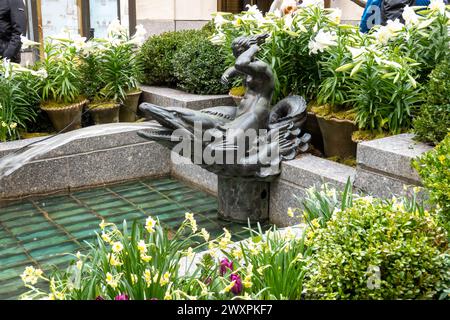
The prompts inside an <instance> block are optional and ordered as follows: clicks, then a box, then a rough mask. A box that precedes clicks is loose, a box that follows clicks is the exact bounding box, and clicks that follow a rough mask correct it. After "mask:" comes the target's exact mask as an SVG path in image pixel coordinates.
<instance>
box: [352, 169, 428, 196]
mask: <svg viewBox="0 0 450 320" xmlns="http://www.w3.org/2000/svg"><path fill="white" fill-rule="evenodd" d="M416 187H417V185H414V184H409V183H407V182H405V180H403V179H398V178H395V177H391V176H387V175H384V174H380V173H378V172H374V171H370V170H365V169H363V168H358V171H357V174H356V178H355V183H354V188H355V190H357V191H360V192H361V193H364V194H368V195H372V196H376V197H381V198H387V199H390V198H392V196H394V195H395V196H410V195H411V194H412V193H413V189H416ZM418 196H419V199H425V198H427V195H426V193H425V192H424V190H422V191H421V192H420V193H419V195H418Z"/></svg>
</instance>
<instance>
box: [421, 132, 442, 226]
mask: <svg viewBox="0 0 450 320" xmlns="http://www.w3.org/2000/svg"><path fill="white" fill-rule="evenodd" d="M413 166H414V167H415V168H416V170H417V171H418V172H419V175H420V177H421V178H422V182H423V184H424V186H425V187H426V188H427V189H428V190H429V192H430V195H431V199H432V201H433V202H434V203H435V204H436V205H438V206H439V209H438V210H439V212H440V214H441V217H442V222H443V223H444V225H445V226H446V228H447V230H448V231H449V232H450V134H448V135H447V136H446V138H445V139H444V140H443V141H442V142H441V143H440V144H439V145H438V146H437V147H436V148H435V149H434V150H432V151H430V152H427V153H425V154H424V155H422V156H421V157H420V158H419V159H417V160H415V161H413Z"/></svg>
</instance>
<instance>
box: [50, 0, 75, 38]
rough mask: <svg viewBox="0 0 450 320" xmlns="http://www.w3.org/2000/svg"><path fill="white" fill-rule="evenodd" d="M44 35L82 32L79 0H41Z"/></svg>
mask: <svg viewBox="0 0 450 320" xmlns="http://www.w3.org/2000/svg"><path fill="white" fill-rule="evenodd" d="M41 4H42V7H41V8H42V9H41V10H42V32H43V36H44V37H47V36H54V35H57V34H60V33H61V31H64V30H67V31H69V32H71V33H81V30H80V19H79V12H78V1H77V0H41Z"/></svg>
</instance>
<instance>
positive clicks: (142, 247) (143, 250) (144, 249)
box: [137, 240, 147, 255]
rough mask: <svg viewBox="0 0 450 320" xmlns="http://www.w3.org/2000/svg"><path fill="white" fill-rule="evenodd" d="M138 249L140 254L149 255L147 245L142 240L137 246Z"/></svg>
mask: <svg viewBox="0 0 450 320" xmlns="http://www.w3.org/2000/svg"><path fill="white" fill-rule="evenodd" d="M137 248H138V250H139V252H140V253H141V255H142V254H145V253H147V245H146V244H145V241H144V240H140V241H139V242H138V244H137Z"/></svg>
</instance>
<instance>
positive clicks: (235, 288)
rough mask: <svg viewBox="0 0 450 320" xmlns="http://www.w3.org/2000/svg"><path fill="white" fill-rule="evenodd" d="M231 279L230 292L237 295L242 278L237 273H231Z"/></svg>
mask: <svg viewBox="0 0 450 320" xmlns="http://www.w3.org/2000/svg"><path fill="white" fill-rule="evenodd" d="M230 280H231V281H235V283H234V286H233V288H231V292H233V293H234V295H238V294H240V293H241V292H242V279H241V277H240V276H238V275H237V274H234V273H233V274H232V275H231V276H230Z"/></svg>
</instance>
